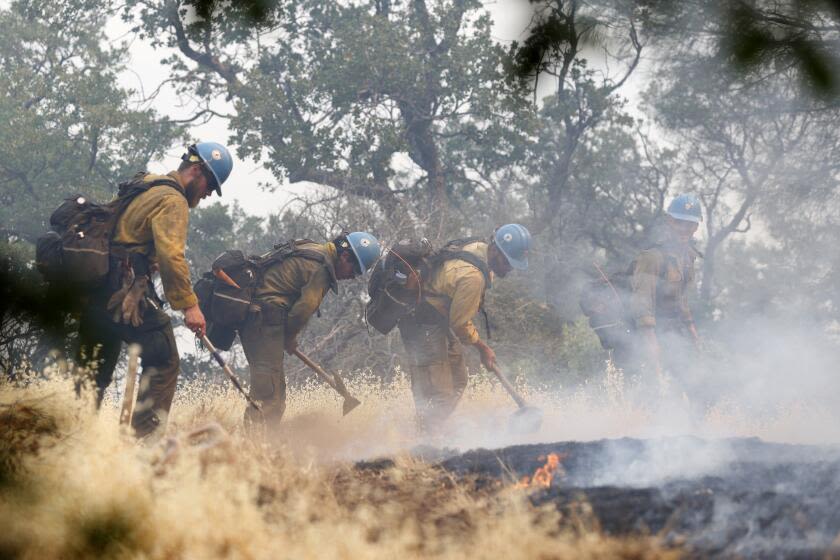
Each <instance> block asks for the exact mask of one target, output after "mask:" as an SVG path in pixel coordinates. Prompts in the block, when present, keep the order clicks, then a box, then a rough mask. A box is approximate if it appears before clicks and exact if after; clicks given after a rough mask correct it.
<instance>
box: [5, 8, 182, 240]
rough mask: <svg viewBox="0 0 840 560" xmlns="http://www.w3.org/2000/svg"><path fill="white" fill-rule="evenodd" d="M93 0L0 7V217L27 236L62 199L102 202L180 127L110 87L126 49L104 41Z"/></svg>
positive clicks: (102, 14) (9, 232)
mask: <svg viewBox="0 0 840 560" xmlns="http://www.w3.org/2000/svg"><path fill="white" fill-rule="evenodd" d="M107 17H108V13H107V11H103V10H102V9H101V4H100V3H99V2H91V1H89V0H63V1H58V2H46V1H41V0H30V1H27V2H22V1H19V2H14V3H12V4H11V6H10V7H8V8H6V9H2V10H0V72H2V74H3V80H2V82H0V202H2V204H0V223H2V224H3V225H2V232H3V236H4V237H5V238H7V239H8V238H21V239H25V240H27V241H30V242H31V241H33V240H34V238H35V237H36V236H37V235H39V234H40V233H41V232H43V231H45V230H46V229H47V218H48V217H49V214H50V212H51V211H52V210H53V209H54V208H55V207H56V206H58V204H59V203H60V202H61V201H62V200H63V199H64V198H65V197H67V196H70V195H72V194H73V193H76V192H80V191H82V192H86V193H88V194H89V195H91V196H94V197H97V198H100V199H106V200H107V198H109V197H110V195H111V194H112V193H113V192H114V191H115V185H116V183H118V182H119V181H120V180H122V179H123V178H124V177H127V176H130V175H131V174H133V173H134V172H136V171H138V170H141V169H143V168H144V167H145V165H146V163H147V162H148V161H149V159H150V158H152V157H157V156H160V155H161V154H162V153H163V151H164V150H166V149H167V148H168V147H169V146H170V144H171V143H172V141H173V140H174V139H175V138H176V137H177V135H178V133H179V130H178V129H177V128H176V127H174V126H173V125H172V124H171V123H168V122H166V121H162V120H160V119H158V117H157V116H156V115H155V113H154V112H153V111H152V110H148V109H143V110H140V109H134V108H132V103H131V95H132V92H130V91H126V90H124V89H122V88H120V87H119V86H118V85H117V77H118V74H119V72H121V71H122V68H123V60H125V58H126V47H112V46H109V45H107V44H106V42H105V41H106V40H105V35H104V33H103V29H104V26H105V22H106V21H107Z"/></svg>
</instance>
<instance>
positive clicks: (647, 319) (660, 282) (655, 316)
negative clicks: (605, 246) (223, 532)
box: [630, 194, 702, 377]
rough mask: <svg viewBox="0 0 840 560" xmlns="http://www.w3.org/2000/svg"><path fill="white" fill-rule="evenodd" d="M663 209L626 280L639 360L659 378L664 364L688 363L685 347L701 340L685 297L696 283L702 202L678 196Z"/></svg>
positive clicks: (679, 365)
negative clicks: (647, 245) (695, 244)
mask: <svg viewBox="0 0 840 560" xmlns="http://www.w3.org/2000/svg"><path fill="white" fill-rule="evenodd" d="M666 213H667V216H666V219H665V223H664V224H663V227H662V228H661V229H660V230H658V231H657V232H656V239H655V244H654V246H653V247H651V248H650V249H647V250H645V251H642V252H641V253H640V254H639V255H638V256H637V257H636V259H635V261H634V264H633V268H632V277H631V279H630V290H631V294H630V313H631V315H632V318H633V320H634V323H635V327H636V331H637V334H638V338H637V342H638V344H639V345H640V346H641V348H640V350H641V352H640V353H639V354H640V359H641V360H642V361H643V362H645V363H647V364H649V365H650V366H651V367H652V368H653V369H654V370H655V371H656V373H657V374H658V375H659V376H660V377H661V376H662V374H663V370H665V369H674V370H679V369H685V368H686V367H689V366H690V364H689V363H688V357H689V356H690V355H691V352H690V350H689V348H687V346H695V345H696V344H697V342H698V340H699V339H698V335H697V329H696V327H695V325H694V319H693V317H692V314H691V309H690V307H689V301H688V296H689V293H690V292H691V290H693V289H694V282H695V272H694V262H695V260H696V257H697V255H698V253H697V250H696V249H695V248H694V247H693V245H692V238H693V236H694V234H695V232H696V231H697V228H698V227H699V224H700V222H701V220H702V212H701V209H700V201H699V200H698V199H697V197H696V196H694V195H692V194H682V195H679V196H677V197H676V198H675V199H674V200H673V201H672V202H671V204H670V205H669V206H668V209H667V212H666ZM687 343H688V344H687Z"/></svg>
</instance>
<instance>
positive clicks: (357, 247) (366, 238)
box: [345, 231, 382, 273]
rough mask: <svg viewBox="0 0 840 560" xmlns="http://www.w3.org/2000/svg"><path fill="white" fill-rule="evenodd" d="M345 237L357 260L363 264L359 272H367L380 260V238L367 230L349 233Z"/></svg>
mask: <svg viewBox="0 0 840 560" xmlns="http://www.w3.org/2000/svg"><path fill="white" fill-rule="evenodd" d="M345 237H346V238H347V243H348V244H349V245H350V250H351V251H353V254H354V255H355V256H356V261H357V262H358V263H359V265H360V266H361V269H360V270H359V272H360V273H365V272H367V271H368V270H369V269H370V267H372V266H373V265H374V264H375V263H376V261H377V260H379V256H380V255H381V253H382V248H381V246H380V245H379V240H378V239H376V237H374V236H373V235H371V234H369V233H367V232H365V231H354V232H351V233H348V234H347V235H346V236H345Z"/></svg>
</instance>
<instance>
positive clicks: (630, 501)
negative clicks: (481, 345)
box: [358, 437, 840, 558]
mask: <svg viewBox="0 0 840 560" xmlns="http://www.w3.org/2000/svg"><path fill="white" fill-rule="evenodd" d="M420 454H421V455H423V456H425V457H426V458H435V457H434V456H435V454H437V457H436V458H435V459H436V463H437V466H438V467H439V468H441V469H443V470H445V471H448V472H449V473H451V474H453V475H455V477H456V478H458V479H460V480H462V481H465V482H467V483H468V484H470V485H473V487H474V488H476V489H479V488H481V487H487V486H498V485H499V484H512V485H519V486H528V487H529V491H530V492H531V493H530V500H531V501H532V503H534V504H535V505H543V504H552V505H553V506H554V507H556V508H557V509H558V510H559V511H560V512H562V513H564V514H566V516H568V515H580V514H581V512H587V514H589V513H591V517H592V519H593V520H594V521H595V522H596V523H597V524H598V525H599V526H600V529H601V530H603V531H604V532H605V533H608V534H611V535H633V534H654V535H659V536H660V537H661V538H662V540H663V542H664V543H665V544H667V545H674V546H679V547H680V548H682V549H683V550H685V551H687V552H688V553H689V555H691V556H696V557H709V556H723V557H752V558H813V557H824V556H825V555H827V554H829V555H830V554H832V553H838V552H840V548H838V545H837V542H836V539H837V537H838V534H840V507H838V504H840V449H837V448H836V447H821V446H809V445H789V444H777V443H768V442H764V441H762V440H759V439H755V438H748V439H725V440H703V439H699V438H693V437H679V438H665V439H652V440H640V439H626V438H625V439H616V440H600V441H593V442H561V443H549V444H536V445H518V446H512V447H507V448H503V449H498V450H484V449H480V450H475V451H470V452H467V453H464V454H452V453H447V452H435V451H431V450H422V451H420ZM447 455H449V456H448V457H447ZM552 455H554V457H556V458H559V460H560V465H559V467H558V468H557V469H556V471H554V472H553V473H552V474H553V476H550V477H548V480H547V482H546V479H545V477H544V476H543V477H542V478H541V479H540V480H539V481H538V480H537V478H538V476H534V475H535V473H536V474H538V475H539V474H540V472H541V473H542V474H543V475H544V474H545V472H544V471H545V467H546V466H547V461H548V462H550V460H547V458H550V457H551V456H552ZM358 467H359V468H362V469H364V468H376V463H364V464H359V465H358ZM538 471H540V472H538ZM531 477H533V479H532V478H531Z"/></svg>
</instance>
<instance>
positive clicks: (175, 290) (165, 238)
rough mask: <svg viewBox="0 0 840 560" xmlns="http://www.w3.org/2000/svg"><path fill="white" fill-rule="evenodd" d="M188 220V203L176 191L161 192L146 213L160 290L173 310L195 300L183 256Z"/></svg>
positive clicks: (185, 306) (191, 304) (190, 304)
mask: <svg viewBox="0 0 840 560" xmlns="http://www.w3.org/2000/svg"><path fill="white" fill-rule="evenodd" d="M189 220H190V210H189V206H187V202H186V200H184V197H183V196H182V195H180V194H177V193H173V194H171V195H167V196H164V197H163V198H162V199H161V201H160V203H159V204H158V205H157V207H156V208H155V209H154V211H153V212H152V213H151V214H150V216H149V221H150V223H151V228H152V238H153V239H154V244H155V255H156V258H157V262H158V266H159V267H160V279H161V281H162V282H163V292H164V294H166V299H167V301H169V305H170V306H171V307H172V309H175V310H179V309H186V308H188V307H192V306H193V305H196V304H197V303H198V298H196V296H195V294H194V293H193V290H192V282H190V269H189V267H188V266H187V259H186V257H185V256H184V250H185V248H186V242H187V228H188V226H189Z"/></svg>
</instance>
